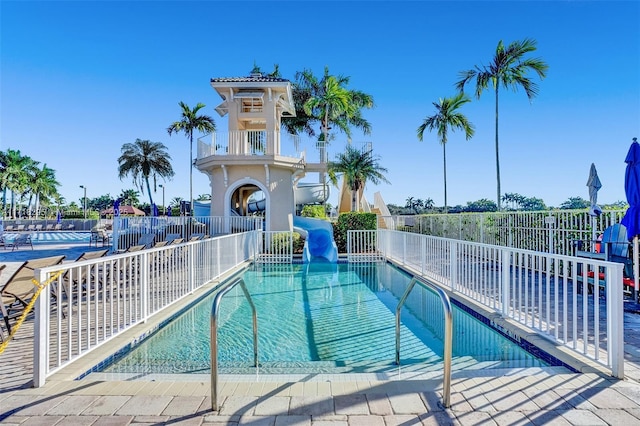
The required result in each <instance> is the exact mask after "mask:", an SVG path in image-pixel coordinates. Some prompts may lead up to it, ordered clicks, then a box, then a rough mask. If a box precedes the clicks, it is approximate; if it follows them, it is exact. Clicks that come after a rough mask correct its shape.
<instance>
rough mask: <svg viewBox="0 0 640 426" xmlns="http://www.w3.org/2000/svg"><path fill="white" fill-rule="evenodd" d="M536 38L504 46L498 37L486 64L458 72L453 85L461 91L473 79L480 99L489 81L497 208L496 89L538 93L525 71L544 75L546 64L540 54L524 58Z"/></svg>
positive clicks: (498, 170) (498, 189) (530, 93)
mask: <svg viewBox="0 0 640 426" xmlns="http://www.w3.org/2000/svg"><path fill="white" fill-rule="evenodd" d="M536 44H537V43H536V41H535V40H533V39H529V38H526V39H524V40H521V41H514V42H512V43H511V44H509V46H507V47H506V48H505V46H504V44H503V43H502V40H500V41H499V42H498V47H497V48H496V53H495V55H494V57H493V59H492V61H491V63H490V64H489V65H488V66H487V65H484V66H481V67H479V66H477V65H476V66H475V68H474V69H470V70H467V71H462V72H460V81H458V82H457V83H456V87H457V88H458V90H460V91H461V92H462V91H464V86H465V85H466V84H467V83H468V82H469V81H471V80H473V79H475V82H476V89H475V96H476V97H477V98H478V99H480V95H481V94H482V92H483V91H484V90H485V89H487V88H488V87H489V85H491V87H493V89H494V91H495V96H496V129H495V133H496V181H497V193H498V197H497V205H498V210H500V198H501V197H500V152H499V148H498V92H499V89H500V86H502V87H504V88H505V89H512V90H514V91H515V90H517V89H518V87H522V88H523V89H524V91H525V93H526V94H527V98H529V101H530V102H531V100H532V99H533V98H534V97H535V96H536V95H537V94H538V85H537V84H536V83H535V82H534V81H532V80H530V79H529V78H528V77H527V72H529V71H534V72H535V73H536V74H538V77H540V78H541V79H542V78H544V77H546V75H547V70H548V69H549V66H548V65H547V64H546V63H545V62H544V61H543V60H542V59H540V58H524V56H525V55H526V54H527V53H530V52H534V51H535V50H536V49H537V48H536Z"/></svg>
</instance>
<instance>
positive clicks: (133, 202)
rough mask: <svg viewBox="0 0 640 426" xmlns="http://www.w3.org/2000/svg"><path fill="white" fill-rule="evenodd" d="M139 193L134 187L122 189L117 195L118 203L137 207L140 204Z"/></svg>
mask: <svg viewBox="0 0 640 426" xmlns="http://www.w3.org/2000/svg"><path fill="white" fill-rule="evenodd" d="M139 197H140V194H139V193H138V191H136V190H135V189H123V190H122V191H121V192H120V195H119V196H118V199H119V200H120V203H121V204H123V205H127V206H135V207H137V206H138V204H140V198H139Z"/></svg>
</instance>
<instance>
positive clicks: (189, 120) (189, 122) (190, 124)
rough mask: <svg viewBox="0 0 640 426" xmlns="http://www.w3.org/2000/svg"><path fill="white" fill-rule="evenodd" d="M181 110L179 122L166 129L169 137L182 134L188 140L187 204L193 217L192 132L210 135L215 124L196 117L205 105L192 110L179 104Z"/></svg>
mask: <svg viewBox="0 0 640 426" xmlns="http://www.w3.org/2000/svg"><path fill="white" fill-rule="evenodd" d="M179 105H180V108H181V109H182V117H181V118H180V121H176V122H174V123H173V124H171V125H170V126H169V127H167V132H168V133H169V136H171V134H172V133H178V132H183V133H184V134H185V136H187V137H188V138H189V202H190V203H191V204H190V205H191V212H192V213H191V214H192V215H193V132H194V131H195V130H197V131H199V132H201V133H211V132H215V131H216V123H215V122H214V121H213V118H211V117H210V116H208V115H204V114H202V115H198V112H199V111H200V110H201V109H202V108H204V107H205V104H203V103H198V104H197V105H196V106H195V107H194V108H193V109H191V108H189V106H188V105H187V104H185V103H184V102H180V103H179Z"/></svg>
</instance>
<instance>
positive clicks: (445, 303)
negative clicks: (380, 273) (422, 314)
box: [396, 276, 453, 408]
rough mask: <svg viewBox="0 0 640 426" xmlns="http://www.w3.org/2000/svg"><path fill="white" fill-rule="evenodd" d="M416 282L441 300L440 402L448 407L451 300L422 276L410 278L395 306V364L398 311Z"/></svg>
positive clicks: (398, 342) (398, 362)
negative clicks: (441, 352)
mask: <svg viewBox="0 0 640 426" xmlns="http://www.w3.org/2000/svg"><path fill="white" fill-rule="evenodd" d="M416 283H419V284H421V285H423V286H425V287H429V288H430V289H432V290H433V291H435V292H436V293H438V295H439V296H440V300H441V301H442V307H443V308H444V354H443V361H444V369H443V375H444V377H443V383H442V404H443V405H444V407H445V408H449V407H450V405H451V354H452V348H453V314H452V309H451V300H450V299H449V295H448V294H447V293H445V292H444V290H442V289H441V288H440V287H438V286H436V285H435V284H433V283H431V282H429V281H427V280H426V279H424V278H422V277H417V276H414V277H413V278H412V279H411V282H410V283H409V285H408V286H407V289H406V290H405V292H404V294H403V295H402V297H401V298H400V301H399V302H398V306H397V307H396V365H400V311H401V310H402V306H403V305H404V302H405V301H406V300H407V297H408V296H409V293H411V290H413V287H414V286H415V285H416Z"/></svg>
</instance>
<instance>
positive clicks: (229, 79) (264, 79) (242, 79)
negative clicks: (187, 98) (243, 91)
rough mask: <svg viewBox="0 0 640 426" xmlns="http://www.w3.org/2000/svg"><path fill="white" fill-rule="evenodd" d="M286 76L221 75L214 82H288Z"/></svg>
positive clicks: (212, 80) (213, 79)
mask: <svg viewBox="0 0 640 426" xmlns="http://www.w3.org/2000/svg"><path fill="white" fill-rule="evenodd" d="M288 81H289V80H287V79H286V78H278V77H266V76H262V75H261V76H255V77H253V76H249V77H220V78H212V79H211V82H212V83H286V82H288Z"/></svg>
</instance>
